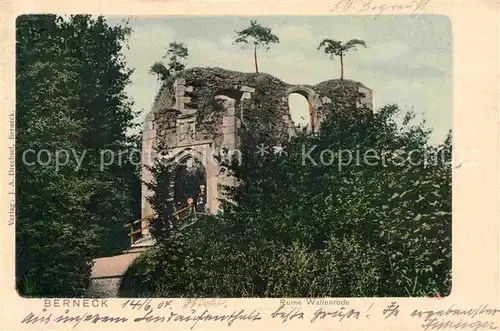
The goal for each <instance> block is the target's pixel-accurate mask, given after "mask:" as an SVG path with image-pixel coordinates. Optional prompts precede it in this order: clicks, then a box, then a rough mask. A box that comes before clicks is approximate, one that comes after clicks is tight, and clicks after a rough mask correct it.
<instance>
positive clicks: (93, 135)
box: [16, 15, 140, 297]
mask: <svg viewBox="0 0 500 331" xmlns="http://www.w3.org/2000/svg"><path fill="white" fill-rule="evenodd" d="M129 32H130V31H129V29H128V28H126V27H124V26H116V27H112V26H110V25H108V24H107V23H106V22H105V20H104V19H103V18H102V17H98V18H95V19H91V18H90V16H88V15H76V16H71V17H69V18H67V19H63V18H62V17H59V16H56V15H24V16H19V17H18V18H17V27H16V37H17V38H16V39H17V40H16V208H17V210H16V212H17V215H16V216H17V219H16V287H17V290H18V291H19V293H20V294H21V295H25V296H45V297H53V296H56V297H57V296H66V297H71V296H82V295H83V294H84V292H85V289H86V287H87V285H88V282H89V276H90V272H91V267H92V259H94V258H96V257H99V256H106V255H112V254H115V253H116V252H121V251H122V250H123V249H124V248H125V247H127V244H128V242H127V237H126V234H127V233H126V229H124V227H123V223H124V222H125V221H127V220H130V219H132V218H133V217H137V216H138V215H137V213H138V211H139V208H138V206H139V199H140V197H139V195H140V181H139V178H138V167H137V164H134V163H133V162H129V158H128V156H129V155H128V154H127V155H121V157H122V159H123V161H121V162H120V164H119V163H118V162H117V160H116V158H115V162H113V164H109V163H111V162H109V163H108V164H109V165H108V166H106V167H102V165H103V164H102V163H101V162H100V161H101V160H100V156H101V154H100V153H101V151H106V154H105V155H106V156H110V155H111V154H114V155H115V156H116V155H117V154H118V152H119V151H122V150H131V148H133V147H135V146H136V145H137V144H134V140H133V139H132V138H131V137H129V136H127V135H126V132H127V131H128V130H129V129H132V128H133V123H132V119H133V116H134V115H133V112H132V110H131V107H130V106H131V105H130V102H129V101H128V99H127V97H126V95H125V93H124V88H125V86H126V85H127V84H128V83H129V77H130V74H131V71H130V70H129V69H127V67H126V64H125V62H124V60H123V57H122V56H121V49H122V47H123V46H124V42H125V41H126V39H127V36H128V34H129ZM30 150H32V151H31V152H32V153H28V154H25V152H27V151H28V152H29V151H30ZM43 150H45V151H48V152H49V153H51V154H50V155H49V159H48V160H47V154H43V153H42V154H41V156H42V158H41V159H39V162H36V161H37V159H36V153H38V152H40V151H43ZM56 153H59V155H60V158H59V161H60V162H61V163H60V164H59V165H56V164H55V157H57V154H56ZM75 155H77V156H78V158H79V160H80V161H81V162H80V163H79V162H77V161H76V159H75ZM25 156H26V159H24V157H25ZM66 158H67V159H66ZM51 161H52V162H51ZM65 161H67V162H65ZM105 161H106V162H108V161H109V160H108V159H106V160H105Z"/></svg>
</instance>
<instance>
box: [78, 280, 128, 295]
mask: <svg viewBox="0 0 500 331" xmlns="http://www.w3.org/2000/svg"><path fill="white" fill-rule="evenodd" d="M121 281H122V277H121V276H117V277H111V278H94V279H91V280H90V286H89V288H88V290H87V293H86V297H88V298H117V297H118V296H119V291H120V283H121Z"/></svg>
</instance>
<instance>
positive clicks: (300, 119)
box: [288, 92, 314, 131]
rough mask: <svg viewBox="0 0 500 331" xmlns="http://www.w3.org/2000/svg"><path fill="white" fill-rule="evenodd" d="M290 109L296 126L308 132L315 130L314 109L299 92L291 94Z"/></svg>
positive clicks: (289, 97)
mask: <svg viewBox="0 0 500 331" xmlns="http://www.w3.org/2000/svg"><path fill="white" fill-rule="evenodd" d="M288 107H289V109H290V116H291V117H292V121H293V124H294V125H296V126H299V127H300V128H306V129H307V130H308V131H313V130H314V109H313V106H312V105H311V104H310V103H309V101H308V100H307V98H306V97H305V96H303V95H302V94H300V93H297V92H293V93H290V94H289V95H288Z"/></svg>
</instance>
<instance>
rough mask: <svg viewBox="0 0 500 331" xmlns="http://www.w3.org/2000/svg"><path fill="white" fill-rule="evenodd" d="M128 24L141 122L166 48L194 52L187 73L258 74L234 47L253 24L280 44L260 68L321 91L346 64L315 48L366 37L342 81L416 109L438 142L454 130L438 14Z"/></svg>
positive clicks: (445, 33) (249, 56) (377, 103)
mask: <svg viewBox="0 0 500 331" xmlns="http://www.w3.org/2000/svg"><path fill="white" fill-rule="evenodd" d="M106 20H107V21H108V22H109V23H110V24H112V25H114V24H122V23H123V21H124V20H128V21H129V23H128V24H129V26H130V27H131V28H132V34H131V36H130V39H129V42H128V48H127V49H124V51H123V53H124V56H125V58H126V60H127V64H128V66H129V67H130V68H133V69H134V73H133V74H132V77H131V80H132V82H131V84H130V85H129V86H128V88H127V93H128V94H129V96H130V98H131V99H132V100H133V101H134V110H136V111H140V112H141V115H140V117H139V118H138V120H139V121H142V119H143V118H144V116H145V114H146V113H147V112H148V111H150V110H151V107H152V104H153V100H154V97H155V95H156V93H157V91H158V89H159V87H160V82H159V81H158V79H157V78H156V76H154V75H151V74H150V73H149V67H150V66H151V64H153V63H154V62H156V61H159V60H162V56H163V55H164V54H165V50H166V48H167V47H168V44H169V43H170V42H172V41H177V42H183V43H185V44H186V46H187V48H188V50H189V58H188V62H187V64H188V68H190V67H221V68H224V69H228V70H234V71H242V72H252V71H253V70H254V64H253V53H252V50H251V49H248V48H247V49H244V48H242V47H241V46H240V45H235V44H233V37H234V35H235V31H238V30H242V29H244V28H246V27H247V26H248V25H249V21H250V20H257V22H258V23H260V24H262V25H264V26H266V27H269V28H271V29H272V32H273V34H275V35H277V36H278V37H279V39H280V43H279V44H273V45H272V47H271V49H270V50H269V51H267V52H266V51H263V50H260V51H259V53H258V62H259V70H260V71H261V72H266V73H268V74H271V75H273V76H276V77H278V78H280V79H281V80H283V81H285V82H287V83H290V84H299V83H301V84H311V85H315V84H317V83H320V82H322V81H325V80H328V79H333V78H339V76H340V64H339V60H338V59H337V58H334V59H330V58H329V57H328V56H327V55H325V54H324V53H323V52H322V51H318V50H317V46H318V45H319V43H320V42H321V40H323V39H325V38H328V39H334V40H340V41H347V40H350V39H361V40H364V41H365V42H366V44H367V46H368V47H367V48H360V49H359V50H358V51H355V52H352V53H349V54H348V55H347V56H346V57H345V60H344V71H345V73H344V77H345V78H346V79H352V80H356V81H359V82H362V83H363V84H364V85H366V86H367V87H369V88H371V89H373V101H374V107H375V109H377V108H379V107H382V106H384V105H388V104H397V105H399V106H400V107H401V108H403V109H414V110H415V111H416V112H417V114H418V116H417V119H416V120H417V121H420V120H425V121H426V125H427V126H428V127H430V128H432V129H433V135H432V138H431V142H433V143H439V142H441V141H442V139H443V138H444V137H445V136H446V134H447V133H448V130H450V129H451V128H452V35H451V34H452V30H451V23H450V21H449V20H448V19H447V18H446V17H444V16H438V15H415V16H410V15H398V16H392V15H391V16H305V17H297V16H265V17H258V16H257V17H250V16H248V17H227V16H221V17H194V16H185V17H171V16H170V17H168V16H166V17H160V16H158V17H147V16H139V17H138V16H131V17H116V16H115V17H113V16H108V17H106ZM305 106H306V105H305V100H303V99H302V97H299V96H291V97H290V108H291V110H290V111H291V115H292V118H294V119H297V120H298V121H299V122H300V118H301V117H302V114H303V113H304V112H306V108H305Z"/></svg>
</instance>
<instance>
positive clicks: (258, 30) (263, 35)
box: [234, 21, 280, 73]
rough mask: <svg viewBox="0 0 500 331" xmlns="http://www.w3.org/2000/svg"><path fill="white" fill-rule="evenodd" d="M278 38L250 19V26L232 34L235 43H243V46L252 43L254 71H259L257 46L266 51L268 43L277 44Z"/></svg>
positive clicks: (269, 30) (268, 47) (268, 29)
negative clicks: (234, 34)
mask: <svg viewBox="0 0 500 331" xmlns="http://www.w3.org/2000/svg"><path fill="white" fill-rule="evenodd" d="M279 42H280V40H279V38H278V37H277V36H276V35H274V34H272V32H271V29H270V28H267V27H264V26H262V25H260V24H258V23H257V21H250V26H249V27H247V28H245V29H243V30H241V31H237V32H236V36H234V43H235V44H243V46H247V45H253V59H254V64H255V72H256V73H259V65H258V63H257V48H258V47H262V48H264V49H265V50H266V51H268V50H269V49H270V46H269V44H272V43H274V44H278V43H279Z"/></svg>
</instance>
